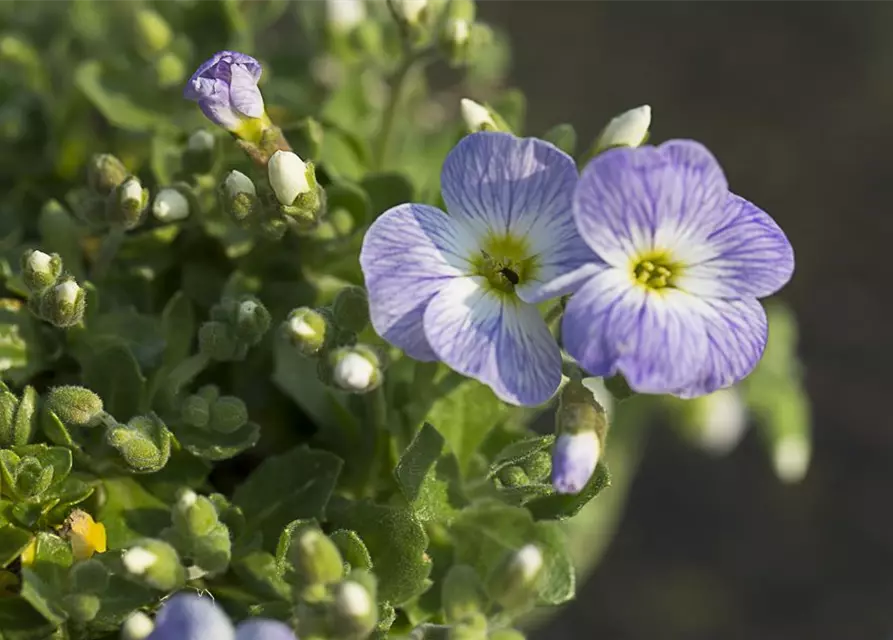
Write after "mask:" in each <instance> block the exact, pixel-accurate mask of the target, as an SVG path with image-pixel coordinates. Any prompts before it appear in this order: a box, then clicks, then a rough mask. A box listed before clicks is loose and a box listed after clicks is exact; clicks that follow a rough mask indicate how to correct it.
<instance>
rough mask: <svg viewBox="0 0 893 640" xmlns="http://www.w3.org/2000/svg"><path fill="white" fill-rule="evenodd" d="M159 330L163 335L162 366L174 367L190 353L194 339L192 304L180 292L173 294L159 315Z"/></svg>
mask: <svg viewBox="0 0 893 640" xmlns="http://www.w3.org/2000/svg"><path fill="white" fill-rule="evenodd" d="M161 330H162V333H163V334H164V364H165V365H166V366H175V365H176V364H178V363H179V362H180V361H182V360H185V359H186V358H187V357H188V356H189V354H190V353H191V352H192V340H193V338H195V331H196V327H195V312H194V311H193V310H192V303H191V302H189V298H187V297H186V295H185V294H184V293H183V292H182V291H178V292H177V293H175V294H174V295H173V296H172V297H171V299H170V300H168V303H167V304H166V305H165V307H164V311H163V312H162V313H161Z"/></svg>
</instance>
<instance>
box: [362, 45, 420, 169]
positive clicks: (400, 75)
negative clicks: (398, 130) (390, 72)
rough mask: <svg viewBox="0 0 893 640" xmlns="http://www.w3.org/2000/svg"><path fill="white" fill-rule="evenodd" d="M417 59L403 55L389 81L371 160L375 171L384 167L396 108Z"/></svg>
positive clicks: (416, 57) (417, 57) (413, 56)
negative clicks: (388, 89)
mask: <svg viewBox="0 0 893 640" xmlns="http://www.w3.org/2000/svg"><path fill="white" fill-rule="evenodd" d="M419 59H420V57H419V56H417V55H405V56H404V58H403V62H401V63H400V67H399V68H398V69H397V72H396V73H395V74H394V77H393V79H392V80H391V95H390V96H389V97H388V103H387V105H386V106H385V110H384V114H383V115H382V120H381V131H379V134H378V141H377V142H378V144H377V145H376V148H375V154H374V155H373V159H372V161H373V166H374V168H375V169H376V170H377V171H380V170H381V169H382V168H383V167H384V162H385V160H386V159H387V154H388V146H389V145H390V143H391V137H392V132H393V130H394V122H395V121H396V118H397V107H398V106H400V98H401V97H402V95H403V87H404V85H405V84H406V79H407V78H408V77H409V72H410V71H412V68H413V67H414V66H415V64H416V62H418V61H419Z"/></svg>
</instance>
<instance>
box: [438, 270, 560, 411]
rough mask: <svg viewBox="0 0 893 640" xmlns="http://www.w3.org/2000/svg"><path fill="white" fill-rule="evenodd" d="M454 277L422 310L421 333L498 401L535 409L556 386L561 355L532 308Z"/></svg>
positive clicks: (475, 281)
mask: <svg viewBox="0 0 893 640" xmlns="http://www.w3.org/2000/svg"><path fill="white" fill-rule="evenodd" d="M485 283H486V281H485V280H484V278H481V277H467V278H455V279H453V280H452V281H450V282H449V284H447V285H446V286H445V287H443V289H442V290H441V291H440V292H439V293H438V294H437V295H436V296H434V298H433V299H432V300H431V302H430V304H429V305H428V308H427V309H426V310H425V335H426V336H427V337H428V342H429V344H430V345H431V348H432V349H433V351H434V352H435V353H436V354H437V357H438V358H439V359H440V360H442V361H443V362H445V363H446V364H447V365H449V366H450V367H452V368H453V369H454V370H456V371H458V372H459V373H462V374H464V375H467V376H469V377H472V378H475V379H477V380H480V381H481V382H483V383H484V384H487V385H489V387H490V388H491V389H493V392H494V393H495V394H496V395H497V396H498V397H499V398H500V399H502V400H503V401H505V402H509V403H512V404H517V405H531V406H532V405H538V404H542V403H543V402H545V401H546V400H548V399H549V398H550V397H551V396H552V394H553V393H555V390H556V389H557V388H558V384H559V383H560V382H561V352H560V351H559V349H558V345H557V344H556V343H555V340H554V338H553V337H552V334H550V333H549V329H548V327H546V323H545V321H544V320H543V319H542V318H541V317H540V315H539V313H538V312H537V310H536V307H534V306H533V305H529V304H526V303H524V302H520V301H518V300H517V299H514V298H511V297H508V296H504V295H499V294H496V293H493V292H491V291H488V290H487V289H486V288H485V286H486V285H485Z"/></svg>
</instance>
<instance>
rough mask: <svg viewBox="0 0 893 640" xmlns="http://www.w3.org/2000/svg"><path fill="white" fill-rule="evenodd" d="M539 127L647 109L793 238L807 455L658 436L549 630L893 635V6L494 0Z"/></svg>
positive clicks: (559, 637) (582, 127)
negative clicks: (806, 458) (785, 468)
mask: <svg viewBox="0 0 893 640" xmlns="http://www.w3.org/2000/svg"><path fill="white" fill-rule="evenodd" d="M478 11H479V15H480V16H481V18H482V19H484V20H485V21H487V22H490V23H491V24H494V25H499V26H501V27H502V28H504V29H506V30H507V32H508V33H509V34H510V36H511V40H512V45H513V52H514V65H513V72H512V78H511V80H512V83H513V84H514V85H516V86H518V87H519V88H521V89H522V90H523V91H524V93H525V94H526V95H527V98H528V129H527V132H528V133H531V134H535V133H542V132H543V131H545V130H546V129H548V128H549V127H550V126H552V125H554V124H557V123H559V122H570V123H572V124H574V125H575V126H576V128H577V131H578V133H579V134H580V139H581V142H585V143H586V144H588V142H589V141H590V140H592V138H593V137H594V136H595V135H596V134H597V133H598V131H599V130H600V129H601V127H602V126H603V125H604V124H605V123H606V122H607V120H608V119H609V118H610V117H612V116H613V115H616V114H617V113H619V112H621V111H624V110H625V109H628V108H631V107H635V106H638V105H640V104H650V105H651V106H652V108H653V112H654V116H653V124H652V129H651V131H652V140H654V141H663V140H666V139H669V138H694V139H697V140H700V141H702V142H704V143H705V144H706V145H707V146H708V147H709V148H710V149H711V150H712V151H713V152H714V153H715V154H716V156H717V157H718V158H719V159H720V161H721V163H722V164H723V165H724V168H725V170H726V173H727V175H728V177H729V182H730V184H731V186H732V189H733V190H734V191H736V192H738V193H741V194H743V195H744V196H745V197H747V198H748V199H750V200H752V201H754V202H755V203H757V204H759V205H760V206H761V207H762V208H764V209H765V210H767V211H768V212H770V214H772V215H773V216H774V217H775V218H776V220H778V222H779V223H780V224H781V226H782V227H783V228H784V229H785V230H786V232H787V233H788V235H789V237H790V239H791V241H792V243H793V245H794V248H795V251H796V256H797V271H796V274H795V276H794V279H793V281H792V282H791V284H790V285H789V286H788V287H787V288H786V289H784V291H783V292H782V294H781V295H782V297H784V298H785V299H786V300H787V301H788V302H790V303H791V304H792V305H793V307H794V309H795V311H796V312H797V314H798V316H799V319H800V323H801V343H800V351H801V355H802V358H803V361H804V364H805V365H806V367H807V377H806V383H807V386H808V390H809V393H810V396H811V398H812V401H813V411H814V415H815V442H814V456H813V462H812V466H811V468H810V471H809V474H808V476H807V478H806V480H805V481H804V482H803V483H802V484H799V485H794V486H785V485H782V484H781V483H780V482H779V481H778V480H777V479H776V478H775V476H774V474H773V472H772V469H771V468H770V465H769V461H768V456H767V454H766V452H765V450H764V448H763V447H762V446H761V444H762V443H761V442H759V440H758V437H757V434H756V433H753V432H751V433H750V434H749V435H748V436H747V437H746V439H745V441H744V442H743V443H742V444H741V445H740V446H739V448H738V449H737V450H736V451H735V452H733V453H732V454H731V455H730V456H729V457H727V458H725V459H720V460H714V459H711V458H709V457H708V456H706V455H705V454H702V453H699V452H698V451H696V450H694V449H692V448H691V447H690V446H688V445H685V444H683V443H682V442H681V441H680V440H679V438H678V437H677V436H676V435H675V434H674V433H672V432H671V431H670V430H669V429H658V430H656V431H655V432H654V433H653V434H652V436H651V439H650V441H649V443H648V446H647V450H646V452H645V457H644V460H643V464H642V467H641V470H640V472H639V475H638V476H637V477H636V480H635V482H634V484H633V488H632V492H631V496H630V501H629V503H628V505H627V511H626V513H625V516H624V518H623V521H622V524H621V526H620V529H619V532H618V534H617V537H616V538H615V540H614V542H613V543H612V545H611V546H610V547H609V549H608V551H607V555H606V556H605V558H604V560H603V561H602V563H601V565H600V566H599V567H598V570H597V571H596V573H595V575H594V576H593V577H592V578H591V579H589V580H588V582H586V583H585V585H583V586H582V587H581V589H580V592H579V595H578V598H577V601H576V602H575V603H573V604H572V605H571V606H569V607H568V608H567V609H566V610H565V611H564V612H563V614H562V615H559V616H556V617H555V618H554V620H553V621H552V622H551V623H550V624H548V625H547V626H546V627H545V628H543V629H542V630H541V631H539V632H538V633H537V634H535V636H534V637H535V638H537V639H546V638H548V639H550V640H552V639H554V640H564V639H565V638H567V639H570V638H575V639H577V638H598V639H600V640H626V639H630V640H639V639H642V640H646V639H647V640H675V639H685V640H689V639H691V640H701V639H705V640H706V639H713V638H717V639H719V638H722V639H723V640H737V639H743V640H751V639H760V640H776V639H777V640H799V639H801V638H802V639H804V640H805V639H810V640H824V639H828V640H832V639H833V640H842V639H847V640H849V639H854V640H862V639H873V638H889V637H891V634H893V513H891V495H890V492H891V489H893V469H891V462H893V425H891V424H890V423H891V420H890V417H889V415H890V407H891V401H890V399H891V395H893V394H891V391H893V387H891V384H890V383H891V376H890V374H889V370H890V365H891V363H893V358H891V355H893V323H891V318H890V315H889V314H888V313H885V309H886V308H888V304H887V302H886V299H885V297H886V296H887V295H888V294H889V292H890V291H891V288H893V269H891V268H890V262H889V260H890V258H891V253H890V247H891V240H893V206H891V202H893V179H891V178H893V162H891V161H890V152H889V148H890V143H891V142H893V37H891V36H893V4H887V3H879V2H878V3H854V2H838V3H832V2H823V3H819V2H812V3H806V2H792V3H782V2H748V3H730V2H695V3H688V2H614V3H604V2H584V1H578V2H558V1H555V0H550V1H523V2H522V1H496V0H490V1H483V2H480V3H479V9H478Z"/></svg>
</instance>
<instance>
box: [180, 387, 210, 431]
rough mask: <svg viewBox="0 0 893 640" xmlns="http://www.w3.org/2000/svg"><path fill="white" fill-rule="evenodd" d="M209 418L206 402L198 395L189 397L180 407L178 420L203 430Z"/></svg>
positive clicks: (208, 407) (208, 406) (208, 408)
mask: <svg viewBox="0 0 893 640" xmlns="http://www.w3.org/2000/svg"><path fill="white" fill-rule="evenodd" d="M210 418H211V407H210V405H209V404H208V401H207V400H205V399H204V398H202V397H201V396H199V395H194V396H189V397H188V398H186V399H185V400H184V401H183V404H182V405H181V406H180V419H182V420H183V422H185V423H186V424H188V425H190V426H192V427H197V428H199V429H204V428H205V427H207V426H208V421H209V420H210Z"/></svg>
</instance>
